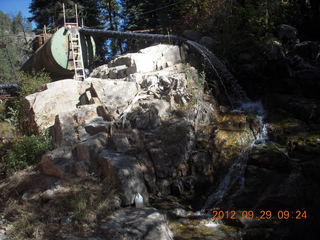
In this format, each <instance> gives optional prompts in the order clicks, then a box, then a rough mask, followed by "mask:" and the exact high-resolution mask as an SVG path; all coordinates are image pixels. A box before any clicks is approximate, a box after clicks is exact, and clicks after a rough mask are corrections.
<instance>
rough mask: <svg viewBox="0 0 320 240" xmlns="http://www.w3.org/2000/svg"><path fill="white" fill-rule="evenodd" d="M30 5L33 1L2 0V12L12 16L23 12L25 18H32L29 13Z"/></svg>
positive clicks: (0, 3)
mask: <svg viewBox="0 0 320 240" xmlns="http://www.w3.org/2000/svg"><path fill="white" fill-rule="evenodd" d="M30 3H31V0H0V10H1V11H2V12H5V13H7V14H9V15H10V16H12V15H16V14H17V13H18V12H19V11H21V13H22V16H23V17H31V14H30V13H29V5H30Z"/></svg>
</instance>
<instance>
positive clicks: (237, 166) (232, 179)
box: [202, 102, 268, 212]
mask: <svg viewBox="0 0 320 240" xmlns="http://www.w3.org/2000/svg"><path fill="white" fill-rule="evenodd" d="M234 111H240V112H245V113H248V114H249V113H250V114H253V113H254V114H257V121H258V123H259V129H260V130H259V132H258V134H257V135H256V137H255V140H254V141H253V142H252V143H251V144H250V145H249V146H248V147H247V148H245V149H244V150H243V151H242V153H240V155H239V157H238V158H237V160H236V161H235V162H234V163H233V164H232V166H231V167H230V168H229V171H228V173H227V174H226V175H225V177H224V178H223V179H222V181H221V182H220V184H219V185H218V187H217V189H216V190H215V191H214V193H213V194H211V195H210V196H209V198H208V199H207V201H206V203H205V204H204V206H203V208H202V211H203V212H204V211H205V210H206V209H212V208H215V207H217V206H218V205H219V204H220V203H221V202H222V201H223V199H224V197H225V195H226V194H227V193H228V191H229V190H230V189H231V188H232V187H235V186H237V187H238V191H241V190H242V189H243V188H244V186H245V176H244V175H245V171H246V168H247V160H248V156H249V154H250V152H251V150H252V148H253V147H255V146H257V145H263V144H266V141H267V140H268V132H267V124H265V123H264V109H263V105H262V104H261V102H248V103H244V104H242V105H241V106H240V107H239V109H236V110H234Z"/></svg>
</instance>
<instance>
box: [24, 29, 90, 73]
mask: <svg viewBox="0 0 320 240" xmlns="http://www.w3.org/2000/svg"><path fill="white" fill-rule="evenodd" d="M80 39H81V48H82V58H83V63H84V67H85V68H87V67H88V66H90V64H91V63H92V62H93V59H94V57H95V56H96V46H95V42H94V39H93V37H92V36H89V35H84V34H81V33H80ZM42 69H44V70H46V71H47V72H49V73H51V75H52V77H53V78H56V79H58V78H64V77H72V76H73V74H74V66H73V61H72V54H71V45H70V40H69V34H68V32H67V30H66V28H65V27H62V28H60V29H59V30H58V31H56V32H55V33H54V34H53V35H52V37H51V38H50V39H49V40H48V41H47V42H46V43H45V44H44V45H42V46H41V47H40V48H39V49H38V50H37V51H36V52H35V53H34V54H33V55H32V56H31V57H30V58H29V59H28V60H27V61H26V62H25V63H24V64H23V66H22V67H21V70H23V71H25V72H32V71H40V70H42Z"/></svg>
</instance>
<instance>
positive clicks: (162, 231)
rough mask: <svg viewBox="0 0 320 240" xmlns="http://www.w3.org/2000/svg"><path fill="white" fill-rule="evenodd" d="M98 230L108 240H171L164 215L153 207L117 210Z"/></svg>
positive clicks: (171, 236)
mask: <svg viewBox="0 0 320 240" xmlns="http://www.w3.org/2000/svg"><path fill="white" fill-rule="evenodd" d="M100 230H101V231H102V232H103V236H104V237H106V239H110V240H129V239H130V240H153V239H158V240H173V234H172V232H171V231H170V229H169V227H168V225H167V221H166V217H165V215H163V214H162V213H161V212H159V211H158V210H157V209H155V208H126V209H121V210H118V211H116V212H115V213H113V214H112V215H111V216H110V217H109V219H108V221H107V222H105V223H103V224H101V225H100Z"/></svg>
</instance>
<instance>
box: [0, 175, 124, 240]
mask: <svg viewBox="0 0 320 240" xmlns="http://www.w3.org/2000/svg"><path fill="white" fill-rule="evenodd" d="M12 180H14V178H12ZM7 186H11V187H14V186H15V187H17V188H19V186H17V185H14V184H12V183H11V185H10V184H9V185H8V184H7ZM29 187H30V186H29ZM62 188H63V191H61V192H57V193H56V194H55V196H54V198H53V199H46V198H43V197H39V198H36V199H34V200H29V201H23V200H21V194H22V193H23V191H21V190H19V191H18V193H17V194H14V196H16V198H15V199H14V198H13V196H9V198H8V199H7V200H6V201H4V202H3V203H4V204H5V206H4V208H3V209H2V211H1V212H0V215H5V217H6V219H7V220H8V221H9V222H10V225H12V229H11V231H10V236H11V237H12V239H17V240H18V239H21V240H22V239H26V240H28V239H44V238H45V239H60V237H61V235H64V234H72V235H77V236H84V237H85V236H88V235H90V233H92V231H93V230H95V229H96V226H97V223H98V222H99V220H100V219H102V218H105V217H106V216H108V215H109V214H110V213H111V212H112V211H114V210H115V209H117V208H118V207H119V203H120V201H119V200H118V199H119V198H118V195H117V189H116V187H114V185H113V184H110V183H107V182H105V181H100V180H98V179H95V178H90V179H83V180H80V181H73V182H68V183H64V184H63V187H62ZM0 191H1V188H0ZM18 195H19V196H18ZM68 217H69V219H71V221H70V223H67V224H66V223H65V222H64V219H66V218H68Z"/></svg>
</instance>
